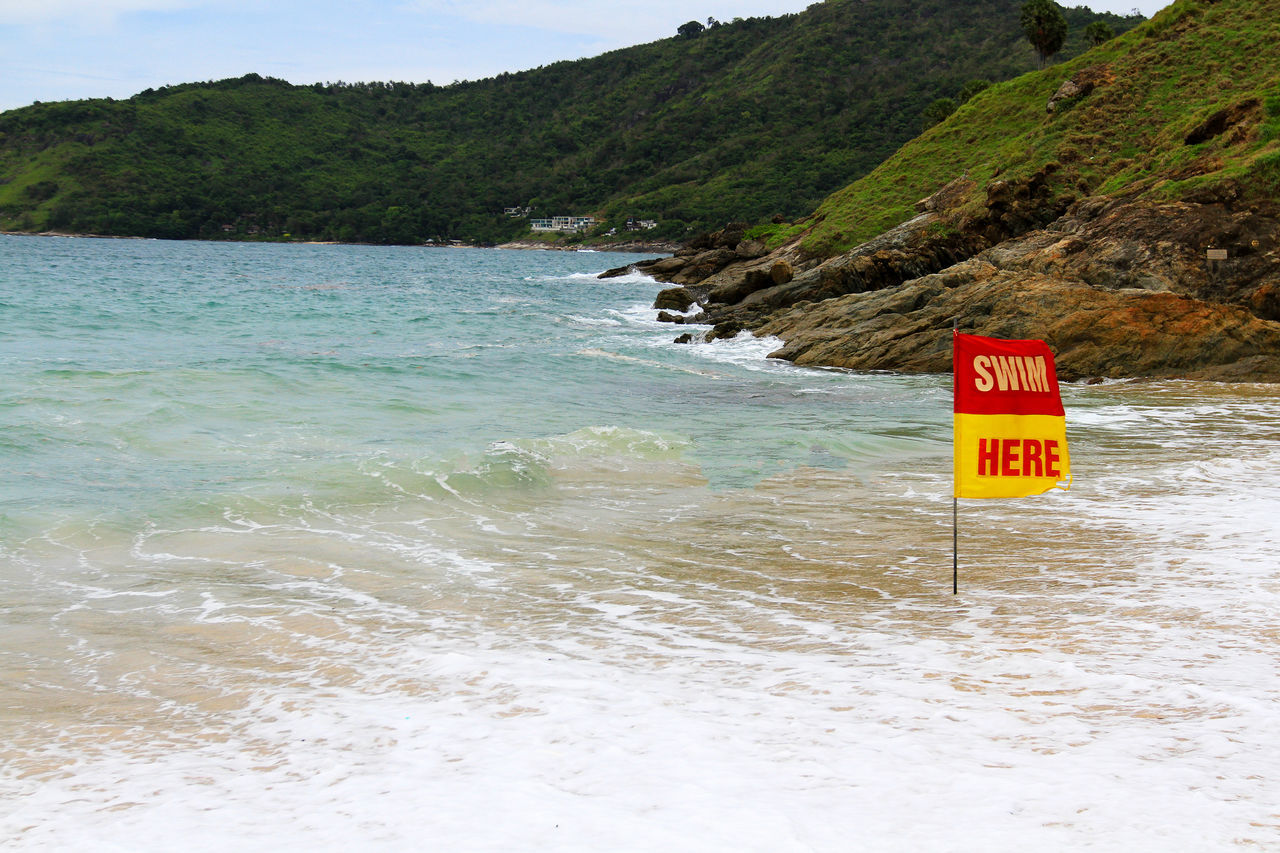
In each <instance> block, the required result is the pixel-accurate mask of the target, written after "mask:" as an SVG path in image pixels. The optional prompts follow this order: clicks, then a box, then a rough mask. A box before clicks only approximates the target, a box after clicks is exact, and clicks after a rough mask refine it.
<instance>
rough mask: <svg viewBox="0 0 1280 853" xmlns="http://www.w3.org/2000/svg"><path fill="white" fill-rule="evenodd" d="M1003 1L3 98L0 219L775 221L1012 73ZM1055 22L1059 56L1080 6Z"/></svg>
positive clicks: (357, 230) (1015, 68)
mask: <svg viewBox="0 0 1280 853" xmlns="http://www.w3.org/2000/svg"><path fill="white" fill-rule="evenodd" d="M1018 9H1019V4H1018V0H972V2H968V3H965V4H956V3H954V2H952V0H911V2H903V0H827V2H825V3H820V4H816V5H814V6H811V7H810V8H809V9H808V10H807V11H805V12H803V13H801V14H797V15H787V16H783V17H779V18H751V19H747V20H735V21H732V22H726V23H719V22H709V25H708V26H705V27H702V26H701V25H698V26H699V27H701V29H699V30H698V32H697V33H696V35H693V36H688V37H686V36H681V35H673V36H672V37H671V38H668V39H664V40H661V41H657V42H654V43H651V44H646V45H639V46H637V47H633V48H628V49H626V50H620V51H614V52H612V53H609V54H605V55H603V56H600V57H596V58H593V59H586V60H580V61H576V62H561V63H556V64H554V65H550V66H546V67H543V68H538V69H534V70H530V71H524V72H520V73H516V74H503V75H501V76H499V77H496V78H493V79H490V80H483V81H478V82H468V83H455V84H453V85H449V86H436V85H432V84H431V83H422V84H410V83H367V84H366V83H356V84H345V83H335V84H326V85H320V84H317V85H314V86H294V85H290V84H288V83H285V82H282V81H278V80H272V79H268V78H263V77H259V76H257V75H254V74H250V75H247V76H245V77H241V78H239V79H234V80H223V81H219V82H211V83H191V84H184V85H177V86H170V87H167V88H164V89H160V90H156V91H147V92H143V93H141V94H139V95H137V96H135V97H133V98H130V99H128V100H124V101H113V100H109V99H106V100H89V101H74V102H64V103H51V104H35V105H32V106H30V107H26V108H23V109H19V110H12V111H9V112H6V113H3V114H0V228H4V229H12V230H27V231H40V230H49V229H53V230H61V231H74V232H85V233H99V234H115V235H138V236H151V237H170V238H193V237H202V238H207V239H309V240H342V241H361V242H383V243H418V242H425V241H427V240H437V241H438V240H448V239H462V240H466V241H469V242H492V241H498V240H503V239H508V238H511V237H515V236H517V235H518V234H520V233H521V232H523V231H524V230H525V229H526V227H527V226H526V222H525V220H523V219H520V218H514V217H508V216H504V215H503V213H502V211H503V209H504V208H507V207H521V208H525V207H528V208H531V211H530V213H531V215H532V216H535V217H541V216H552V215H559V214H587V213H590V214H594V215H596V216H597V217H598V218H600V219H601V220H603V222H604V224H603V226H602V227H601V230H607V229H608V228H612V227H617V228H619V229H621V226H622V225H623V223H625V221H626V219H627V218H628V217H636V218H642V219H653V220H657V221H659V222H660V223H661V224H660V227H659V229H657V230H656V231H654V232H647V236H652V237H665V238H680V237H682V236H684V235H685V234H687V233H689V232H691V231H698V230H706V229H710V228H716V227H719V226H721V225H723V224H724V223H725V222H727V221H729V220H747V221H764V220H767V219H770V218H771V217H773V215H774V214H782V215H783V216H784V217H785V218H788V219H794V218H797V217H799V216H802V215H804V214H805V213H807V212H809V211H811V210H812V209H813V208H814V206H815V205H817V204H818V203H819V202H820V201H821V200H822V199H823V198H825V197H826V196H827V195H828V194H830V193H831V192H832V191H833V190H835V189H837V188H839V187H841V186H844V185H845V184H847V183H848V182H849V181H850V180H853V179H855V178H857V177H859V176H861V175H865V174H867V173H868V172H869V171H870V170H871V169H873V168H874V167H875V166H876V165H877V164H878V163H880V162H881V161H883V160H884V159H885V158H886V157H887V156H889V155H890V154H892V153H893V151H894V150H896V149H897V148H898V147H899V146H901V145H902V144H903V143H904V142H906V141H907V140H909V139H910V138H911V137H912V136H914V135H915V134H916V133H917V132H918V131H919V128H920V116H921V113H922V112H923V111H924V109H925V108H926V107H927V106H928V105H929V104H931V103H933V102H934V101H936V100H937V99H939V98H962V94H961V89H962V88H964V87H965V85H966V82H967V81H974V80H981V79H992V80H1003V79H1008V78H1010V77H1013V76H1015V75H1017V74H1020V73H1022V72H1024V71H1026V70H1027V69H1029V68H1032V67H1033V66H1034V64H1035V57H1034V54H1033V53H1032V51H1031V49H1030V47H1029V46H1028V45H1027V43H1026V42H1025V40H1024V39H1023V36H1022V33H1021V31H1020V29H1019V25H1018ZM1066 14H1067V17H1068V19H1069V21H1070V24H1071V32H1070V35H1069V37H1068V41H1067V44H1066V46H1065V47H1064V48H1063V51H1062V53H1063V54H1064V55H1065V56H1074V55H1076V54H1078V53H1080V52H1082V51H1083V50H1084V49H1085V47H1086V45H1085V40H1084V28H1085V25H1086V24H1087V23H1088V22H1089V21H1091V20H1094V19H1095V18H1097V17H1098V16H1096V15H1094V14H1093V13H1091V12H1089V11H1088V10H1087V9H1071V10H1067V12H1066ZM1104 17H1105V20H1107V21H1108V22H1109V23H1110V24H1111V25H1113V26H1115V27H1116V29H1125V28H1127V27H1130V26H1133V25H1134V24H1136V23H1138V22H1139V21H1141V19H1140V18H1127V19H1122V18H1118V17H1115V16H1104ZM691 23H696V22H691ZM686 28H688V25H687V24H686V25H685V26H683V27H680V28H679V29H681V30H685V29H686ZM688 30H689V31H690V32H692V30H693V28H688ZM984 98H985V96H982V95H980V96H979V97H977V98H975V101H981V100H984ZM966 109H968V107H967V106H966V107H961V109H960V112H961V113H963V112H964V111H965V110H966ZM940 127H941V126H940ZM935 130H936V129H935ZM286 235H287V236H286Z"/></svg>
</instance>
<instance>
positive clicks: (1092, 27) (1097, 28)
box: [1084, 21, 1116, 47]
mask: <svg viewBox="0 0 1280 853" xmlns="http://www.w3.org/2000/svg"><path fill="white" fill-rule="evenodd" d="M1084 37H1085V38H1086V39H1088V40H1089V44H1090V45H1092V46H1093V47H1097V46H1098V45H1100V44H1102V43H1104V42H1108V41H1111V40H1112V39H1113V38H1115V37H1116V31H1115V30H1113V29H1111V27H1109V26H1107V22H1106V21H1092V22H1090V24H1089V26H1087V27H1085V28H1084Z"/></svg>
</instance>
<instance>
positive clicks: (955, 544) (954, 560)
mask: <svg viewBox="0 0 1280 853" xmlns="http://www.w3.org/2000/svg"><path fill="white" fill-rule="evenodd" d="M959 332H960V317H959V316H956V317H952V318H951V351H952V353H954V352H955V349H956V335H957V334H959ZM955 394H956V375H955V368H954V366H953V367H952V371H951V397H952V399H953V400H954V399H955ZM952 417H953V418H954V417H955V416H954V415H952ZM955 454H956V447H955V438H954V437H953V438H952V439H951V466H952V472H951V594H952V595H959V594H960V498H959V496H957V495H956V486H955Z"/></svg>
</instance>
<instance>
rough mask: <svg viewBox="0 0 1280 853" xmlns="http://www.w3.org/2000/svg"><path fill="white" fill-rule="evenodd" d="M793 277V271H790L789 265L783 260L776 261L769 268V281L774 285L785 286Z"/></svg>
mask: <svg viewBox="0 0 1280 853" xmlns="http://www.w3.org/2000/svg"><path fill="white" fill-rule="evenodd" d="M794 277H795V271H794V270H792V269H791V264H789V263H787V262H786V261H785V260H777V261H774V262H773V265H772V266H771V267H769V280H770V281H772V282H773V283H774V284H786V283H787V282H789V281H791V279H793V278H794Z"/></svg>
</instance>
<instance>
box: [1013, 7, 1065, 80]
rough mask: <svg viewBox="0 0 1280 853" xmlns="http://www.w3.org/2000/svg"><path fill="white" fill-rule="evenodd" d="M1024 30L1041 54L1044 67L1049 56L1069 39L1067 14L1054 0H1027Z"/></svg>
mask: <svg viewBox="0 0 1280 853" xmlns="http://www.w3.org/2000/svg"><path fill="white" fill-rule="evenodd" d="M1020 20H1021V22H1022V31H1023V32H1024V33H1026V35H1027V41H1029V42H1031V46H1032V47H1034V48H1035V49H1036V53H1037V54H1038V55H1039V56H1040V67H1041V68H1043V67H1044V64H1045V62H1046V61H1047V60H1048V59H1049V57H1051V56H1053V55H1054V54H1055V53H1057V52H1058V51H1060V50H1062V45H1063V44H1064V43H1066V40H1067V16H1066V15H1064V14H1063V13H1062V7H1061V6H1059V5H1058V4H1057V3H1055V2H1053V0H1027V2H1026V3H1024V4H1023V5H1022V14H1021V16H1020Z"/></svg>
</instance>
